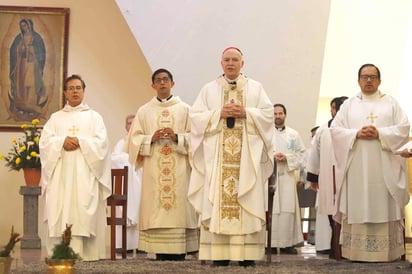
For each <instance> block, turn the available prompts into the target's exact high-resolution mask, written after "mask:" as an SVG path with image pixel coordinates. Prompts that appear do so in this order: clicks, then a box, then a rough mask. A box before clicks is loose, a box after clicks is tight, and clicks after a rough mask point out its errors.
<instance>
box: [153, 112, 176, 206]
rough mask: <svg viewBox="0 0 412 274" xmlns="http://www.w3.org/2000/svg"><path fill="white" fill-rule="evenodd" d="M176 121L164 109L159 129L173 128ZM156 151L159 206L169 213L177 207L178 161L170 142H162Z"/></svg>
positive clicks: (160, 117)
mask: <svg viewBox="0 0 412 274" xmlns="http://www.w3.org/2000/svg"><path fill="white" fill-rule="evenodd" d="M174 121H175V119H174V115H173V114H172V113H170V111H169V110H168V109H164V110H162V111H161V112H160V113H158V114H157V125H158V127H159V128H164V127H170V128H173V125H174ZM155 149H157V150H158V153H159V154H158V155H159V157H158V159H157V166H158V176H159V179H158V180H157V183H158V187H157V190H158V192H159V204H160V207H162V208H163V209H165V210H166V211H168V210H170V209H171V208H172V207H175V206H176V204H175V202H176V159H175V157H174V154H173V146H172V145H171V144H170V141H166V140H165V141H163V142H160V145H159V146H156V148H155Z"/></svg>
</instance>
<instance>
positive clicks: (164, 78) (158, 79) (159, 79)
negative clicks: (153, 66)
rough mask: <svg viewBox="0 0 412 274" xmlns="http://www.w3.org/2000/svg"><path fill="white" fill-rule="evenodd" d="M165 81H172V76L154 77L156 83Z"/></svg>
mask: <svg viewBox="0 0 412 274" xmlns="http://www.w3.org/2000/svg"><path fill="white" fill-rule="evenodd" d="M162 81H163V83H166V84H167V83H169V81H170V78H169V77H163V78H156V79H154V82H155V83H156V84H160V83H161V82H162Z"/></svg>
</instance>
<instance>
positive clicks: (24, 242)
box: [19, 186, 41, 249]
mask: <svg viewBox="0 0 412 274" xmlns="http://www.w3.org/2000/svg"><path fill="white" fill-rule="evenodd" d="M19 193H20V194H21V195H23V196H24V200H23V238H22V239H21V244H20V247H21V248H22V249H40V248H41V240H40V237H39V235H38V220H39V217H38V216H39V199H38V198H39V195H40V194H41V187H39V186H21V187H20V192H19Z"/></svg>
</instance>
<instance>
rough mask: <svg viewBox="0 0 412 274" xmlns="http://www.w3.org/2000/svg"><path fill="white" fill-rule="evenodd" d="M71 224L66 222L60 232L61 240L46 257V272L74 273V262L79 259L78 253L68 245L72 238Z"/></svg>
mask: <svg viewBox="0 0 412 274" xmlns="http://www.w3.org/2000/svg"><path fill="white" fill-rule="evenodd" d="M71 227H72V225H67V224H66V229H65V230H64V232H63V234H62V240H61V242H60V243H59V244H56V245H55V246H54V248H53V253H52V256H51V257H50V258H46V263H47V273H48V274H52V273H74V263H75V262H76V261H78V260H81V258H80V256H79V254H77V253H76V252H74V250H73V248H72V247H71V246H70V240H71V238H72V231H71Z"/></svg>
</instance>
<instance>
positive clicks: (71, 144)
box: [63, 136, 80, 151]
mask: <svg viewBox="0 0 412 274" xmlns="http://www.w3.org/2000/svg"><path fill="white" fill-rule="evenodd" d="M79 147H80V145H79V139H77V137H70V136H67V137H66V139H64V143H63V149H64V150H65V151H73V150H76V149H78V148H79Z"/></svg>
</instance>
